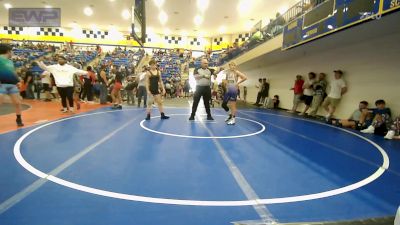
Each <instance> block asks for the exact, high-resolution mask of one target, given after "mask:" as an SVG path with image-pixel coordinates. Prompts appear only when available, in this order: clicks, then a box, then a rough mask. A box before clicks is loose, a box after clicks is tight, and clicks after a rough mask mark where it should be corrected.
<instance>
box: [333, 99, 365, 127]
mask: <svg viewBox="0 0 400 225" xmlns="http://www.w3.org/2000/svg"><path fill="white" fill-rule="evenodd" d="M367 111H368V102H367V101H361V102H360V104H359V105H358V109H356V110H354V112H353V113H352V114H351V116H350V117H349V118H348V119H346V120H333V121H332V124H333V125H336V126H338V127H345V128H352V129H357V130H359V129H361V127H360V125H359V124H365V123H369V124H371V122H372V121H371V118H370V117H366V116H363V114H365V112H367Z"/></svg>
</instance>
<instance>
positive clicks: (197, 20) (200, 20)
mask: <svg viewBox="0 0 400 225" xmlns="http://www.w3.org/2000/svg"><path fill="white" fill-rule="evenodd" d="M202 23H203V17H202V16H200V15H197V16H195V17H194V24H196V26H200V25H201V24H202Z"/></svg>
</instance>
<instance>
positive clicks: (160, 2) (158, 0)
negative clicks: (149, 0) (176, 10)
mask: <svg viewBox="0 0 400 225" xmlns="http://www.w3.org/2000/svg"><path fill="white" fill-rule="evenodd" d="M164 2H165V0H154V4H155V5H156V6H157V7H158V8H161V7H162V6H163V5H164Z"/></svg>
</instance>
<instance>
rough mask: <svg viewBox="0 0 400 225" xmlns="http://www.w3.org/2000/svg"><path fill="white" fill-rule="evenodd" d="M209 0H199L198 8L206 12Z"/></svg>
mask: <svg viewBox="0 0 400 225" xmlns="http://www.w3.org/2000/svg"><path fill="white" fill-rule="evenodd" d="M208 4H209V0H197V8H198V9H199V10H200V11H201V12H204V11H206V9H207V8H208Z"/></svg>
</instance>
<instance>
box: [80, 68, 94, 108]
mask: <svg viewBox="0 0 400 225" xmlns="http://www.w3.org/2000/svg"><path fill="white" fill-rule="evenodd" d="M86 70H87V71H88V76H85V77H84V78H83V80H84V83H83V93H82V99H83V100H84V99H85V97H86V99H87V101H93V84H94V83H95V82H96V77H95V73H94V72H93V69H92V67H91V66H88V67H87V68H86Z"/></svg>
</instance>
